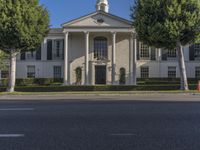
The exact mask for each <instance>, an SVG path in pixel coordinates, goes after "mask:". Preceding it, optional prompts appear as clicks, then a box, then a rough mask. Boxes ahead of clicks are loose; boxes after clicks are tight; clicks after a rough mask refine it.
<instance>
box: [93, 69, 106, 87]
mask: <svg viewBox="0 0 200 150" xmlns="http://www.w3.org/2000/svg"><path fill="white" fill-rule="evenodd" d="M95 84H106V66H95Z"/></svg>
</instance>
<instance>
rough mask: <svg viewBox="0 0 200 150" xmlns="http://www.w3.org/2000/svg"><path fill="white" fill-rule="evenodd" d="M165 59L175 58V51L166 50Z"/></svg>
mask: <svg viewBox="0 0 200 150" xmlns="http://www.w3.org/2000/svg"><path fill="white" fill-rule="evenodd" d="M167 57H168V58H176V57H177V52H176V49H168V50H167Z"/></svg>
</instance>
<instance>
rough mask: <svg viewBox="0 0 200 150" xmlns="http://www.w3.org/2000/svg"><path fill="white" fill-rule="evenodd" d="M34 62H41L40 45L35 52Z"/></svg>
mask: <svg viewBox="0 0 200 150" xmlns="http://www.w3.org/2000/svg"><path fill="white" fill-rule="evenodd" d="M36 60H41V45H40V46H39V47H38V48H37V50H36Z"/></svg>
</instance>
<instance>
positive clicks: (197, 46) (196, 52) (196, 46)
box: [194, 43, 200, 60]
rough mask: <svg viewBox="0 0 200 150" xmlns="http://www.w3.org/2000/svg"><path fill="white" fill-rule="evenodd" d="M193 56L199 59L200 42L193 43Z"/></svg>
mask: <svg viewBox="0 0 200 150" xmlns="http://www.w3.org/2000/svg"><path fill="white" fill-rule="evenodd" d="M194 57H195V60H200V43H196V44H194Z"/></svg>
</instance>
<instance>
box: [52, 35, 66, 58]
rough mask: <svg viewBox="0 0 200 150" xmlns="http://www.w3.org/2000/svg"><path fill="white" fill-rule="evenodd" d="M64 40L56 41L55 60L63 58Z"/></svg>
mask: <svg viewBox="0 0 200 150" xmlns="http://www.w3.org/2000/svg"><path fill="white" fill-rule="evenodd" d="M63 46H64V43H63V40H61V39H59V40H54V51H53V58H54V59H60V58H62V57H63V55H64V54H63Z"/></svg>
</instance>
